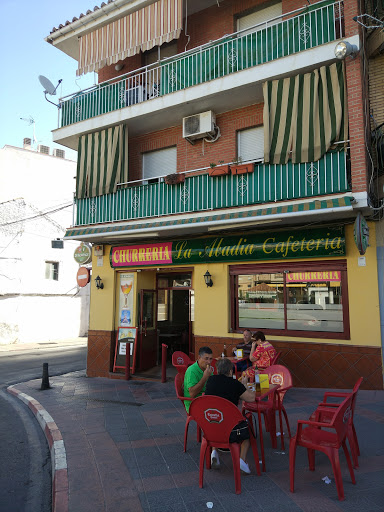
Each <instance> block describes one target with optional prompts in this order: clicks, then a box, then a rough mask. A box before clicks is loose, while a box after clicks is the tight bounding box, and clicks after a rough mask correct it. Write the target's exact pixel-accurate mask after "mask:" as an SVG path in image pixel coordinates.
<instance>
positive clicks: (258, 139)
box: [237, 126, 264, 162]
mask: <svg viewBox="0 0 384 512" xmlns="http://www.w3.org/2000/svg"><path fill="white" fill-rule="evenodd" d="M237 158H238V159H239V160H240V161H242V162H248V161H250V160H263V159H264V127H263V126H257V127H256V128H247V129H246V130H240V131H238V132H237Z"/></svg>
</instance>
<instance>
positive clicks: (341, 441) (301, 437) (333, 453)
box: [289, 396, 356, 501]
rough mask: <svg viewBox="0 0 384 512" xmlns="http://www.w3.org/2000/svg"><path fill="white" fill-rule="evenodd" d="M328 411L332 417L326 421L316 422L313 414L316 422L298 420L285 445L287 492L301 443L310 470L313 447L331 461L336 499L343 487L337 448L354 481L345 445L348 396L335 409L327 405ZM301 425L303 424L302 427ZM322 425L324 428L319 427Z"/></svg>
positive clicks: (312, 463)
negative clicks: (340, 450)
mask: <svg viewBox="0 0 384 512" xmlns="http://www.w3.org/2000/svg"><path fill="white" fill-rule="evenodd" d="M323 409H326V407H324V408H323ZM328 412H329V413H330V414H333V416H332V420H331V421H330V422H328V423H324V422H321V421H319V420H318V414H317V413H316V421H309V420H308V421H304V420H299V421H298V422H297V432H296V435H295V437H292V439H291V442H290V447H289V474H290V488H291V492H294V482H295V459H296V447H297V446H303V447H304V448H307V451H308V461H309V469H310V471H314V470H315V452H314V451H315V450H317V451H320V452H323V453H325V455H327V457H328V458H329V460H330V461H331V464H332V470H333V474H334V477H335V481H336V489H337V494H338V496H339V500H340V501H343V500H344V487H343V480H342V478H341V470H340V460H339V449H340V448H341V447H342V448H343V450H344V454H345V457H346V459H347V464H348V468H349V473H350V475H351V479H352V483H353V484H355V483H356V480H355V475H354V472H353V468H352V462H351V458H350V456H349V452H348V448H347V444H346V438H347V432H348V424H349V420H350V417H351V415H352V397H351V396H349V397H347V398H346V399H345V400H344V401H343V402H342V403H341V405H339V407H338V408H337V409H336V410H335V409H334V408H328ZM319 415H320V413H319ZM304 425H307V426H306V427H305V428H303V426H304ZM323 428H326V429H327V430H322V429H323ZM329 430H334V431H335V432H330V431H329Z"/></svg>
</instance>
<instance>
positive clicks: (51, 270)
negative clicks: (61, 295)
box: [45, 261, 59, 281]
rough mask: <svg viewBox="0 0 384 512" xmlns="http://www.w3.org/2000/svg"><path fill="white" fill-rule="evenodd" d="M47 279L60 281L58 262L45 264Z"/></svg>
mask: <svg viewBox="0 0 384 512" xmlns="http://www.w3.org/2000/svg"><path fill="white" fill-rule="evenodd" d="M45 279H52V280H53V281H58V280H59V263H58V262H57V261H46V262H45Z"/></svg>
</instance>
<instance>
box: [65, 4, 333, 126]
mask: <svg viewBox="0 0 384 512" xmlns="http://www.w3.org/2000/svg"><path fill="white" fill-rule="evenodd" d="M321 3H323V2H320V5H321ZM310 8H311V10H310V11H308V9H303V8H301V9H297V10H295V11H291V12H289V13H285V14H283V15H282V16H279V17H278V18H273V19H271V20H268V21H266V22H263V23H261V24H258V25H255V26H254V27H253V28H251V29H250V28H247V29H245V30H242V31H239V32H235V33H233V34H229V35H226V36H224V37H222V38H220V39H218V40H216V41H211V42H209V43H206V44H204V45H201V46H199V47H197V48H193V49H191V50H188V51H186V52H184V53H182V54H179V55H177V56H174V57H168V58H166V59H163V60H161V61H158V62H157V63H155V64H151V65H149V66H144V67H142V68H138V69H136V70H134V71H131V72H130V73H127V74H125V75H122V76H120V77H116V78H114V79H111V80H108V81H106V82H103V83H100V84H98V85H97V86H95V87H91V88H88V89H85V90H83V91H81V92H80V93H75V94H70V95H68V96H65V97H62V98H60V100H59V104H60V107H61V108H60V114H59V127H60V126H67V125H70V124H73V123H76V122H79V121H83V120H85V119H89V118H92V117H95V116H97V115H100V114H105V113H107V112H112V111H114V110H119V109H121V108H124V107H129V106H131V105H135V104H137V103H141V102H143V101H147V100H151V99H154V98H157V97H159V96H164V95H166V94H170V93H172V92H175V91H178V90H182V89H185V88H188V87H191V86H193V85H197V84H200V83H204V82H207V81H210V80H214V79H217V78H221V77H223V76H226V75H228V74H231V73H234V72H237V71H241V70H243V69H247V68H250V67H253V66H257V65H259V64H262V63H265V62H269V61H271V60H275V59H278V58H280V57H284V56H287V55H291V54H294V53H297V52H301V51H304V50H307V49H309V48H312V47H315V46H318V45H321V44H324V43H327V42H330V41H332V40H335V39H338V38H340V37H342V36H343V1H341V0H340V1H337V2H334V3H331V4H328V5H325V6H323V7H318V8H316V4H313V5H312V6H311V7H310ZM276 19H280V21H279V23H276Z"/></svg>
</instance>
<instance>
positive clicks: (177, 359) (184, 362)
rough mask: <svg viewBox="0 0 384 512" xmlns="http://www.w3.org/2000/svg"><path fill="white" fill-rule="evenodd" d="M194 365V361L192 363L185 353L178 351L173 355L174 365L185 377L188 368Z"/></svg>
mask: <svg viewBox="0 0 384 512" xmlns="http://www.w3.org/2000/svg"><path fill="white" fill-rule="evenodd" d="M193 363H194V361H192V360H191V359H190V358H189V357H188V356H187V354H185V353H184V352H180V351H179V350H176V351H175V352H174V353H173V354H172V365H173V366H174V367H175V368H176V370H177V373H181V374H182V375H184V373H185V372H186V371H187V368H188V366H191V364H193Z"/></svg>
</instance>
